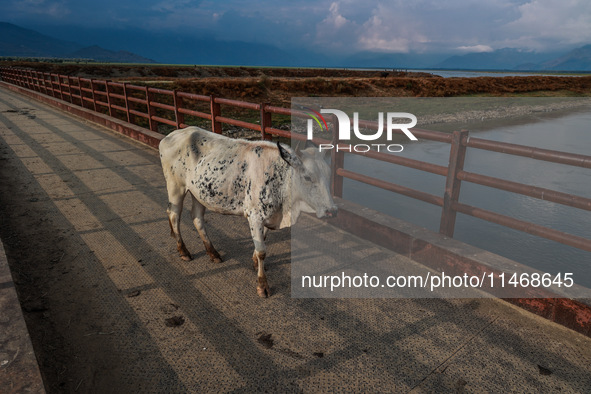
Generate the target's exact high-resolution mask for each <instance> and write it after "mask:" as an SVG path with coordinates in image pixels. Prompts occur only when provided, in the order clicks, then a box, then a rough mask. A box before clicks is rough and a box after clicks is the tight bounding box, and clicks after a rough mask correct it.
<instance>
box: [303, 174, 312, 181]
mask: <svg viewBox="0 0 591 394" xmlns="http://www.w3.org/2000/svg"><path fill="white" fill-rule="evenodd" d="M304 179H305V180H306V182H312V178H310V177H309V176H308V175H304Z"/></svg>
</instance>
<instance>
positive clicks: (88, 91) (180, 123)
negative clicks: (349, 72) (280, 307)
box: [0, 68, 591, 252]
mask: <svg viewBox="0 0 591 394" xmlns="http://www.w3.org/2000/svg"><path fill="white" fill-rule="evenodd" d="M0 76H1V77H2V80H3V81H5V82H8V83H12V84H15V85H18V86H21V87H24V88H27V89H30V90H35V91H37V92H40V93H43V94H46V95H49V96H53V97H55V98H59V99H61V100H65V101H68V102H70V103H72V104H76V105H80V106H82V107H85V108H88V109H92V110H94V111H98V112H106V113H108V114H109V115H110V116H113V117H120V118H121V117H124V118H126V120H127V121H128V122H130V123H136V122H137V117H140V118H143V119H146V120H147V122H148V127H149V128H150V130H152V131H158V124H166V125H169V126H173V127H176V128H182V127H186V126H188V124H187V123H186V120H185V116H192V117H196V118H201V119H205V120H208V121H210V122H211V129H212V131H213V132H215V133H221V132H222V124H230V125H234V126H238V127H242V128H246V129H250V130H254V131H258V132H260V133H261V138H262V139H266V140H268V139H270V138H271V136H273V135H275V136H280V137H286V138H292V139H298V140H305V139H306V136H304V135H301V134H297V133H292V132H291V131H287V130H281V129H277V128H274V127H273V125H272V115H273V114H278V115H288V116H300V117H307V115H306V114H304V113H303V112H299V111H295V110H292V109H289V108H283V107H275V106H271V105H269V104H266V103H261V104H256V103H249V102H244V101H237V100H229V99H225V98H220V97H215V96H204V95H196V94H191V93H185V92H179V91H176V90H166V89H156V88H152V87H145V86H135V85H131V84H128V83H120V82H112V81H103V80H96V79H86V78H79V77H69V76H64V75H57V74H50V73H41V72H38V71H31V70H22V69H14V68H0ZM163 101H164V102H163ZM187 101H190V102H192V103H193V104H188V103H187ZM195 103H203V104H202V105H205V106H207V105H208V107H209V113H208V112H204V111H199V110H195V109H194V107H195ZM222 106H228V107H234V108H242V109H246V110H250V111H256V112H258V113H259V116H260V123H259V124H256V123H251V122H246V121H243V120H238V119H233V118H229V117H224V116H222V115H221V113H222V112H221V107H222ZM140 107H142V108H143V110H140V109H139V108H140ZM191 107H193V108H191ZM164 112H166V113H168V114H169V116H168V117H165V116H164V115H162V113H164ZM359 124H360V127H365V128H369V129H377V127H378V124H377V122H369V121H360V122H359ZM337 126H338V124H337V123H336V122H335V121H334V120H333V121H332V129H333V133H334V136H333V140H332V141H329V140H326V139H322V138H315V139H314V142H316V143H332V144H334V145H339V146H340V147H343V148H344V147H346V145H344V144H338V142H337V141H336V137H335V136H336V135H337V132H338V129H337ZM399 132H400V131H399ZM400 133H402V132H400ZM413 134H414V135H415V136H417V137H418V138H421V139H425V140H430V141H438V142H442V143H448V144H450V158H449V165H448V166H447V167H444V166H440V165H436V164H432V163H427V162H423V161H418V160H413V159H408V158H404V157H400V156H395V155H390V154H386V153H381V152H375V151H368V152H351V153H350V154H358V155H362V156H366V157H369V158H372V159H375V160H380V161H384V162H388V163H392V164H397V165H402V166H405V167H409V168H414V169H418V170H421V171H426V172H430V173H433V174H436V175H440V176H444V177H445V178H446V182H445V189H444V191H443V196H436V195H433V194H429V193H425V192H422V191H418V190H415V189H411V188H408V187H405V186H401V185H397V184H394V183H390V182H387V181H383V180H380V179H376V178H372V177H368V176H366V175H362V174H359V173H356V172H353V171H349V170H346V169H344V161H345V153H344V152H343V151H340V152H337V151H336V150H333V151H332V160H331V163H332V177H331V190H332V192H333V194H334V195H335V196H337V197H342V195H343V179H344V178H348V179H352V180H354V181H358V182H362V183H365V184H368V185H372V186H376V187H379V188H381V189H384V190H388V191H391V192H394V193H399V194H403V195H405V196H408V197H412V198H415V199H418V200H421V201H424V202H427V203H430V204H434V205H437V206H440V207H441V208H442V213H441V220H440V228H439V232H440V233H441V234H444V235H446V236H449V237H453V234H454V227H455V223H456V214H457V213H458V212H460V213H463V214H466V215H470V216H474V217H477V218H480V219H483V220H486V221H489V222H493V223H497V224H500V225H503V226H506V227H510V228H513V229H517V230H520V231H523V232H527V233H530V234H533V235H536V236H540V237H544V238H547V239H550V240H553V241H556V242H560V243H562V244H565V245H570V246H573V247H575V248H579V249H582V250H586V251H589V252H591V240H590V239H587V238H583V237H579V236H576V235H573V234H568V233H565V232H561V231H558V230H554V229H551V228H548V227H544V226H541V225H537V224H534V223H529V222H525V221H522V220H518V219H515V218H512V217H508V216H505V215H501V214H499V213H495V212H491V211H487V210H485V209H481V208H477V207H474V206H471V205H467V204H463V203H460V202H459V195H460V189H461V184H462V182H471V183H476V184H480V185H484V186H487V187H491V188H495V189H500V190H505V191H509V192H512V193H518V194H522V195H526V196H530V197H533V198H537V199H542V200H546V201H551V202H554V203H557V204H562V205H567V206H571V207H574V208H577V209H582V210H586V211H591V199H590V198H588V197H583V196H576V195H572V194H567V193H562V192H558V191H554V190H549V189H544V188H540V187H535V186H531V185H526V184H522V183H517V182H512V181H508V180H504V179H500V178H494V177H490V176H485V175H482V174H475V173H472V172H467V171H464V170H463V166H464V159H465V155H466V150H467V149H468V148H473V149H482V150H487V151H492V152H499V153H502V154H507V155H515V156H523V157H529V158H532V159H536V160H542V161H548V162H554V163H560V164H565V165H570V166H577V167H583V168H591V156H586V155H578V154H572V153H566V152H559V151H553V150H548V149H539V148H534V147H529V146H523V145H515V144H508V143H503V142H496V141H489V140H484V139H480V138H468V137H469V134H468V132H467V131H456V132H453V133H451V134H449V133H442V132H436V131H430V130H418V129H415V128H413Z"/></svg>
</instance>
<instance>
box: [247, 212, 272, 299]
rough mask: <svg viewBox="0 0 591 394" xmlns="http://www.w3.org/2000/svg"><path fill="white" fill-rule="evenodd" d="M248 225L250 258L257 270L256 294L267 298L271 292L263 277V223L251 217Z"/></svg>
mask: <svg viewBox="0 0 591 394" xmlns="http://www.w3.org/2000/svg"><path fill="white" fill-rule="evenodd" d="M248 223H249V225H250V233H251V235H252V240H253V241H254V254H253V256H252V259H253V261H254V262H255V265H256V269H257V294H258V295H259V297H269V296H270V295H271V290H270V289H269V284H268V283H267V276H266V275H265V256H266V254H267V251H266V247H265V236H266V233H267V232H266V231H265V230H263V228H264V226H263V222H262V221H261V220H257V219H254V218H253V217H252V216H249V217H248Z"/></svg>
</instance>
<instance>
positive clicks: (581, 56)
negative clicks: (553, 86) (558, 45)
mask: <svg viewBox="0 0 591 394" xmlns="http://www.w3.org/2000/svg"><path fill="white" fill-rule="evenodd" d="M541 68H542V69H544V70H560V71H591V45H585V46H584V47H581V48H576V49H573V50H572V51H570V52H568V53H567V54H566V55H564V56H560V57H558V58H556V59H552V60H549V61H547V62H544V63H542V64H541Z"/></svg>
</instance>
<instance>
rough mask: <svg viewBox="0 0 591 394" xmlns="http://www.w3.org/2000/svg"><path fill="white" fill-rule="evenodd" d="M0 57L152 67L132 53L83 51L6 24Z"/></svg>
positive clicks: (1, 29) (0, 35)
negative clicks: (69, 60) (56, 59)
mask: <svg viewBox="0 0 591 394" xmlns="http://www.w3.org/2000/svg"><path fill="white" fill-rule="evenodd" d="M0 56H13V57H49V58H64V59H92V60H96V61H103V62H117V63H154V61H153V60H151V59H147V58H144V57H142V56H139V55H136V54H134V53H131V52H127V51H119V52H114V51H110V50H108V49H104V48H101V47H99V46H97V45H94V46H90V47H84V46H83V45H81V44H78V43H75V42H70V41H64V40H60V39H57V38H53V37H50V36H47V35H45V34H41V33H39V32H36V31H34V30H31V29H25V28H23V27H20V26H16V25H13V24H11V23H6V22H0Z"/></svg>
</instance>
